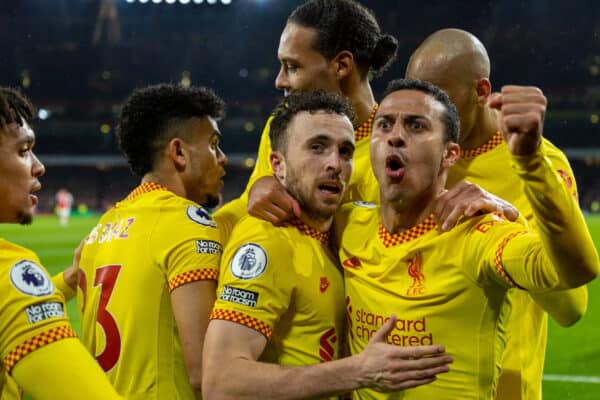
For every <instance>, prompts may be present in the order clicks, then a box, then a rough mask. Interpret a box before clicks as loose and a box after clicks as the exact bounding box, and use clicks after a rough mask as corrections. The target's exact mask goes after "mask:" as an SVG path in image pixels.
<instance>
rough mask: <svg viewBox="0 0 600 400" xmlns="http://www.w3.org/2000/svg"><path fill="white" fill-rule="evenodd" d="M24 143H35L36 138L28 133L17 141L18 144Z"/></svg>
mask: <svg viewBox="0 0 600 400" xmlns="http://www.w3.org/2000/svg"><path fill="white" fill-rule="evenodd" d="M23 143H35V136H34V135H32V134H30V133H26V134H25V135H23V136H21V138H19V140H17V144H23Z"/></svg>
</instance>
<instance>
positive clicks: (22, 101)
mask: <svg viewBox="0 0 600 400" xmlns="http://www.w3.org/2000/svg"><path fill="white" fill-rule="evenodd" d="M34 116H35V108H34V107H33V105H32V104H31V102H30V101H29V99H27V97H25V96H24V95H23V94H21V93H20V92H19V91H18V90H17V89H12V88H5V87H0V127H2V128H4V127H5V126H6V125H8V124H12V123H13V122H16V123H17V124H19V125H20V126H23V123H24V122H25V121H28V120H31V119H33V118H34Z"/></svg>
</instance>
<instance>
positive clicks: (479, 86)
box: [475, 78, 492, 106]
mask: <svg viewBox="0 0 600 400" xmlns="http://www.w3.org/2000/svg"><path fill="white" fill-rule="evenodd" d="M475 90H476V91H477V104H479V105H480V106H485V105H486V104H487V102H488V98H489V97H490V94H492V83H491V82H490V80H489V79H488V78H479V79H478V80H477V83H476V84H475Z"/></svg>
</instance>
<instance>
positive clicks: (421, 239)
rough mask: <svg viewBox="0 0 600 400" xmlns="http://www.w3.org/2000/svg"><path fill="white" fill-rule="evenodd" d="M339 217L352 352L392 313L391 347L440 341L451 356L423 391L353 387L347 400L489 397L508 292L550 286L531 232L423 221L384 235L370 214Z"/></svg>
mask: <svg viewBox="0 0 600 400" xmlns="http://www.w3.org/2000/svg"><path fill="white" fill-rule="evenodd" d="M338 217H339V218H338V220H337V222H336V225H337V224H339V226H340V229H341V227H344V226H345V229H343V230H341V232H342V233H341V236H340V242H341V247H340V259H341V261H342V265H343V268H344V277H345V285H346V296H347V299H346V303H347V307H348V309H347V312H348V317H349V334H350V349H351V352H352V354H358V353H359V352H361V351H362V350H363V349H364V348H365V347H366V345H367V343H368V341H369V339H370V337H371V336H372V335H373V334H374V333H375V332H376V331H377V330H378V329H379V328H381V326H382V324H383V323H384V322H385V321H386V320H387V319H388V318H389V317H390V315H391V314H395V315H396V316H397V317H398V322H397V324H396V327H395V328H394V330H393V331H392V333H391V334H390V335H389V336H388V342H389V343H390V344H394V345H398V346H417V345H430V344H440V345H444V346H445V347H446V351H447V352H448V353H449V354H451V355H452V356H453V357H454V363H453V364H452V365H451V367H450V372H449V373H447V374H441V375H438V377H437V380H436V381H434V382H433V383H431V384H428V385H424V386H421V387H419V388H415V389H408V390H405V391H402V392H398V393H395V394H389V393H388V394H381V393H377V392H375V391H373V390H370V389H365V390H359V391H357V392H356V393H355V398H358V399H403V400H410V399H461V400H464V399H492V398H493V396H494V394H495V387H496V383H497V379H498V376H499V373H500V362H501V358H502V354H503V349H504V342H505V333H506V327H507V325H506V324H507V322H508V317H509V315H510V311H511V304H510V300H509V298H508V296H507V292H508V291H509V289H511V288H515V287H519V288H525V289H530V290H545V289H548V288H552V287H554V286H555V285H557V284H558V277H557V275H556V273H555V271H554V270H553V268H552V266H551V264H550V262H549V260H548V259H547V257H546V256H545V254H544V253H543V249H542V245H541V242H540V241H539V238H538V236H537V234H535V233H531V232H529V231H528V230H527V228H526V227H524V226H522V225H520V224H517V223H509V222H507V221H505V220H504V219H503V218H502V217H501V216H498V215H495V214H487V215H484V216H480V217H476V218H471V219H466V220H464V221H463V222H461V223H459V224H458V225H457V226H456V227H455V228H454V229H452V230H451V231H450V232H446V233H440V232H439V231H438V230H437V226H436V224H435V222H434V221H433V218H432V217H429V218H427V219H426V220H424V221H423V222H422V223H420V224H419V225H417V226H415V227H413V228H411V229H409V230H407V231H404V232H402V233H400V234H390V233H389V232H387V230H386V229H385V227H384V226H383V225H382V224H381V216H380V212H379V208H378V207H374V206H365V205H354V204H348V205H345V206H343V208H342V212H340V214H339V215H338ZM365 238H371V239H367V240H365ZM536 278H540V279H536Z"/></svg>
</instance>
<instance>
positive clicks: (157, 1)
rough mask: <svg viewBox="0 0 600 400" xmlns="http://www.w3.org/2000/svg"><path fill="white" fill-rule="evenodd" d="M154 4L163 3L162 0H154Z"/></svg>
mask: <svg viewBox="0 0 600 400" xmlns="http://www.w3.org/2000/svg"><path fill="white" fill-rule="evenodd" d="M152 2H153V3H154V4H158V3H162V0H152Z"/></svg>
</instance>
